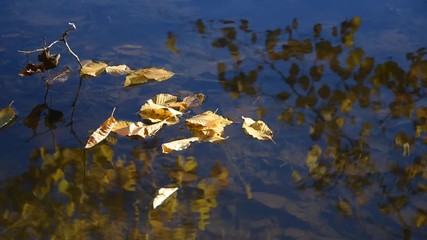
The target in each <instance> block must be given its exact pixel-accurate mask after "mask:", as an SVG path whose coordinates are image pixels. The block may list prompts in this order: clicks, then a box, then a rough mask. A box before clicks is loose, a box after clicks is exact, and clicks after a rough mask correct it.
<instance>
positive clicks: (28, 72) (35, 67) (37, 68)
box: [18, 63, 45, 77]
mask: <svg viewBox="0 0 427 240" xmlns="http://www.w3.org/2000/svg"><path fill="white" fill-rule="evenodd" d="M44 71H45V69H44V66H43V65H41V64H34V63H28V64H27V66H25V67H24V69H22V70H21V71H20V72H19V74H18V75H19V76H21V77H25V76H32V75H33V74H35V73H41V72H44Z"/></svg>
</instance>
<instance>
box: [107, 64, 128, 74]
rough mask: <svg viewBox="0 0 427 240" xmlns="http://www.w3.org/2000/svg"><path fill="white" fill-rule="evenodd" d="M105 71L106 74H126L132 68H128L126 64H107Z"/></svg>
mask: <svg viewBox="0 0 427 240" xmlns="http://www.w3.org/2000/svg"><path fill="white" fill-rule="evenodd" d="M105 71H106V72H107V73H108V74H113V75H128V74H130V73H131V72H132V69H130V68H129V67H128V66H126V65H117V66H108V67H106V68H105Z"/></svg>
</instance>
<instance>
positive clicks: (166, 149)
mask: <svg viewBox="0 0 427 240" xmlns="http://www.w3.org/2000/svg"><path fill="white" fill-rule="evenodd" d="M199 140H200V138H198V137H191V138H186V139H180V140H176V141H172V142H168V143H163V144H162V152H163V153H165V154H167V153H170V152H173V151H181V150H184V149H186V148H188V147H189V146H190V144H191V143H192V142H195V141H199Z"/></svg>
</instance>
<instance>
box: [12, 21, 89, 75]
mask: <svg viewBox="0 0 427 240" xmlns="http://www.w3.org/2000/svg"><path fill="white" fill-rule="evenodd" d="M68 24H69V25H70V26H71V28H69V29H67V30H65V32H64V33H63V34H62V37H61V38H60V39H58V40H55V41H54V42H52V43H51V44H49V45H48V46H45V47H43V48H37V49H34V50H17V52H19V53H23V54H25V55H28V54H30V53H36V52H43V51H45V50H46V49H48V48H51V47H52V46H53V45H55V44H57V43H59V42H63V43H64V44H65V47H66V48H67V51H68V52H69V53H70V54H71V55H73V57H74V58H75V59H76V60H77V62H78V63H79V65H80V68H81V67H82V63H81V61H80V58H79V57H78V56H77V54H75V53H74V52H73V50H72V49H71V47H70V45H69V44H68V41H67V36H68V34H69V33H70V32H71V31H74V30H76V29H77V28H76V25H75V24H74V23H68Z"/></svg>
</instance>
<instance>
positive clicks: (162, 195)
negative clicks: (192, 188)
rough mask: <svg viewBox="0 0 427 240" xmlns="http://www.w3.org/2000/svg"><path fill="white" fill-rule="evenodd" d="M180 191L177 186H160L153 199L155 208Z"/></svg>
mask: <svg viewBox="0 0 427 240" xmlns="http://www.w3.org/2000/svg"><path fill="white" fill-rule="evenodd" d="M176 191H178V188H177V187H164V188H160V189H159V191H158V193H157V195H156V197H154V200H153V209H156V208H157V207H158V206H160V205H162V204H163V203H164V202H165V201H166V200H167V199H168V198H169V197H170V196H171V195H172V194H174V193H175V192H176Z"/></svg>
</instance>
